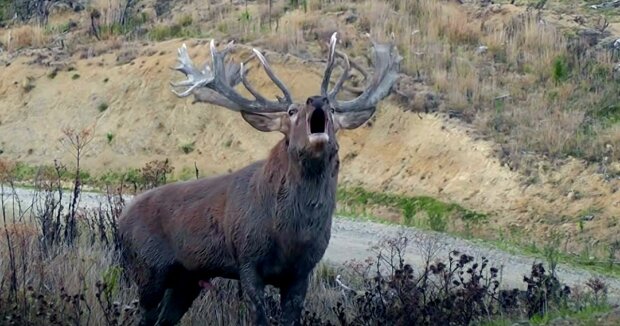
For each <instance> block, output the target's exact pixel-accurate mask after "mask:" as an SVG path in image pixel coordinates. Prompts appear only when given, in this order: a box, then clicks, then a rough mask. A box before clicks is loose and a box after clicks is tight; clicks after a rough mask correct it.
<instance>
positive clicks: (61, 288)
mask: <svg viewBox="0 0 620 326" xmlns="http://www.w3.org/2000/svg"><path fill="white" fill-rule="evenodd" d="M0 163H1V164H0V185H1V196H0V197H1V198H0V199H1V201H0V204H1V205H0V209H1V214H2V216H1V217H2V224H0V226H1V227H0V235H1V238H0V325H134V324H136V323H137V320H138V318H139V315H140V312H139V309H138V305H137V301H136V300H135V298H136V297H137V296H136V291H135V288H134V287H133V286H132V285H131V284H130V283H129V282H128V281H127V280H126V278H125V277H124V275H123V268H122V266H121V265H120V263H119V259H118V254H117V252H118V249H119V246H118V235H117V229H116V219H117V218H118V216H119V214H120V212H121V210H122V208H123V206H124V203H125V200H124V196H123V189H124V187H123V185H122V184H121V186H116V187H108V190H109V191H108V194H107V196H103V198H104V200H102V201H101V203H99V204H98V205H93V204H92V203H91V204H90V207H86V205H82V204H81V203H83V201H81V196H82V195H81V194H82V186H81V185H82V182H81V180H80V176H79V173H76V176H75V179H74V180H72V190H71V192H70V193H69V194H65V193H64V190H63V188H62V187H61V186H60V179H58V178H59V176H60V175H61V173H60V172H61V171H60V170H61V169H62V167H61V166H59V165H56V168H55V169H52V170H49V171H47V172H46V173H45V174H41V175H39V177H38V180H37V182H36V184H37V189H36V190H35V193H36V196H35V199H33V200H32V201H31V202H30V203H24V202H23V201H20V200H18V199H19V198H18V197H19V195H18V191H17V190H16V187H15V185H14V183H13V182H12V179H11V166H10V165H9V164H7V163H6V162H0ZM160 165H161V164H159V165H158V164H151V165H150V167H149V171H147V172H148V173H144V174H145V175H151V174H153V175H158V176H160V175H163V176H164V177H165V175H166V173H167V172H166V167H165V164H164V165H161V166H162V169H163V170H162V171H151V170H152V169H159V168H158V166H160ZM78 172H79V171H78ZM54 176H57V177H56V178H55V177H54ZM158 178H159V177H158ZM145 180H147V181H145V185H141V186H140V187H141V188H149V187H151V186H153V185H156V184H157V183H156V182H155V183H154V182H151V181H148V180H149V179H148V178H145ZM147 182H148V184H147ZM133 187H134V188H136V187H137V185H135V184H133ZM407 246H408V239H407V238H406V237H403V236H399V237H396V238H390V239H385V240H384V241H382V242H380V243H379V244H377V245H376V246H374V247H373V248H371V249H372V252H373V255H372V256H371V257H370V258H369V259H367V260H366V261H363V262H356V261H353V262H350V263H348V264H347V265H346V266H344V267H342V266H341V267H337V268H336V267H328V266H320V267H318V268H317V271H316V272H315V275H314V277H313V280H312V282H311V289H310V293H309V295H308V298H307V302H306V309H307V310H306V312H305V313H304V315H303V317H302V324H303V325H343V326H344V325H470V324H473V323H476V322H478V321H488V320H493V319H495V318H498V317H502V318H507V317H508V318H530V317H533V316H536V315H544V314H546V313H548V312H549V311H552V310H554V309H564V310H566V309H570V310H580V309H585V308H587V307H588V306H589V305H600V304H602V303H604V300H605V292H606V286H605V284H604V283H603V282H601V281H600V280H598V279H592V280H588V281H587V282H586V281H584V286H583V288H584V289H586V291H585V292H584V291H582V290H581V289H577V290H576V291H571V289H569V288H568V287H567V286H564V285H562V284H561V282H560V280H558V278H557V277H556V275H555V273H554V271H553V270H551V271H548V270H546V269H545V268H544V267H543V264H540V263H538V264H534V265H533V266H532V269H531V272H530V274H529V275H526V276H524V279H523V281H524V283H525V284H524V285H525V286H524V287H523V289H508V290H506V289H503V288H502V287H500V282H501V277H502V275H501V269H498V268H497V267H494V266H493V262H491V261H489V260H488V259H487V258H485V257H481V258H480V259H476V258H474V257H472V256H470V255H468V254H466V253H461V252H459V251H456V250H454V251H452V252H450V253H448V254H447V257H446V259H444V260H438V259H435V257H436V254H437V253H438V249H437V248H436V247H435V246H434V241H433V239H428V241H426V244H425V246H426V248H424V250H423V252H425V256H426V257H424V258H425V259H426V260H425V261H426V263H425V264H423V266H422V267H421V268H414V267H413V266H412V265H410V264H407V262H405V261H404V259H403V257H404V252H405V251H406V249H407ZM575 293H577V294H579V295H577V296H576V295H575ZM584 293H586V294H585V295H584ZM266 299H267V302H268V307H269V314H270V316H271V317H272V319H273V320H274V321H275V320H278V316H279V313H280V312H279V305H278V302H279V295H278V293H277V291H276V290H274V289H271V288H269V289H268V291H267V293H266ZM247 312H248V307H247V306H246V304H245V301H244V300H243V298H242V292H241V291H240V290H239V287H238V284H237V282H234V281H226V280H217V281H216V282H215V289H212V290H210V291H205V292H204V293H203V295H202V296H201V297H200V298H199V299H198V300H196V302H195V304H194V306H193V308H192V310H191V311H190V312H189V313H188V314H187V316H186V317H185V319H184V321H183V323H184V324H191V325H193V324H196V325H206V324H208V325H238V324H249V316H250V314H248V313H247ZM274 324H275V322H274Z"/></svg>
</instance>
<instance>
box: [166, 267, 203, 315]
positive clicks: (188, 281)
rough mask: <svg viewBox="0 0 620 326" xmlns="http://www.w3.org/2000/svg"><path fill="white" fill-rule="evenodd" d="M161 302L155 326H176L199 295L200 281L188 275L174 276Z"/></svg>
mask: <svg viewBox="0 0 620 326" xmlns="http://www.w3.org/2000/svg"><path fill="white" fill-rule="evenodd" d="M173 277H174V280H172V282H171V286H172V287H170V288H168V289H167V290H166V293H165V295H164V298H163V300H162V302H161V311H160V313H159V318H158V319H157V326H169V325H170V326H171V325H176V324H177V323H178V322H179V321H180V320H181V318H183V315H185V313H186V312H187V310H189V308H190V307H191V306H192V303H193V302H194V300H195V299H196V297H198V295H199V294H200V290H201V289H202V287H201V286H200V285H199V284H200V281H199V280H198V279H196V278H194V277H192V275H189V273H187V274H186V273H182V274H178V275H177V274H175V275H174V276H173Z"/></svg>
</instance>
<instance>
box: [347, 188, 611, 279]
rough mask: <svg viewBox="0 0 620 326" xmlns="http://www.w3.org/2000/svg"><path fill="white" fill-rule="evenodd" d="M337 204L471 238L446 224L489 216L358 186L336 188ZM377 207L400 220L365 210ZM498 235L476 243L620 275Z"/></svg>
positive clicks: (356, 215) (358, 216)
mask: <svg viewBox="0 0 620 326" xmlns="http://www.w3.org/2000/svg"><path fill="white" fill-rule="evenodd" d="M338 206H339V209H338V211H337V214H338V215H339V216H342V217H345V218H350V219H354V220H363V221H370V222H376V223H386V224H394V225H405V226H413V227H417V228H421V229H429V230H433V231H437V232H444V233H447V234H450V235H452V236H455V237H459V238H466V239H471V235H470V234H469V233H468V232H467V230H456V229H450V228H448V226H449V224H450V223H451V222H453V221H454V220H455V219H456V220H460V221H462V222H464V224H465V225H466V226H467V225H470V224H476V223H484V222H485V221H486V220H487V218H488V216H487V215H486V214H483V213H480V212H475V211H471V210H468V209H465V208H463V207H461V206H459V205H457V204H453V203H445V202H442V201H440V200H438V199H436V198H432V197H427V196H418V197H407V196H402V195H396V194H390V193H379V192H372V191H368V190H365V189H363V188H360V187H355V188H339V189H338ZM377 206H381V207H387V208H390V209H392V210H396V211H400V212H401V214H402V218H401V220H400V221H394V220H387V219H385V218H381V217H378V216H374V215H373V214H369V213H368V210H369V209H370V208H372V207H377ZM421 215H422V216H425V217H426V219H423V218H421V217H420V216H421ZM498 234H500V236H499V237H500V239H499V240H497V239H480V238H478V239H475V242H476V243H478V244H483V245H487V246H489V247H493V248H497V249H501V250H504V251H506V252H508V253H511V254H518V255H524V256H529V257H535V258H540V259H541V260H546V261H548V260H550V259H554V260H556V261H557V262H559V263H563V264H566V265H569V266H573V267H578V268H582V269H585V270H589V271H593V272H597V273H600V274H602V275H606V276H612V277H619V278H620V266H613V265H610V264H609V263H606V262H601V261H591V260H589V257H581V256H579V257H577V256H573V255H569V254H567V253H563V252H561V251H559V250H557V247H559V245H556V246H554V249H556V250H553V251H551V252H550V251H549V250H548V249H549V248H550V247H551V244H548V245H546V246H538V245H536V244H534V243H533V242H528V243H525V242H524V241H523V238H521V237H517V238H515V237H514V236H512V237H510V238H508V239H506V238H505V237H504V236H502V232H500V231H498ZM587 256H589V255H587Z"/></svg>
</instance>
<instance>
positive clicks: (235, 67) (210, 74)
mask: <svg viewBox="0 0 620 326" xmlns="http://www.w3.org/2000/svg"><path fill="white" fill-rule="evenodd" d="M209 47H210V48H211V67H209V66H208V65H205V68H204V69H203V70H198V69H196V68H195V67H194V65H193V63H192V60H191V58H190V57H189V54H188V53H187V46H186V45H185V44H184V45H183V46H182V47H181V48H180V49H179V51H178V52H179V54H178V57H177V60H178V61H179V66H177V67H176V68H175V69H176V70H178V71H181V72H182V73H184V74H185V75H186V76H187V80H185V81H182V82H179V83H171V84H172V86H173V87H187V89H185V90H184V91H183V92H181V93H179V92H177V91H175V90H174V89H173V90H172V92H174V93H175V94H176V95H177V96H180V97H185V96H189V95H190V94H194V97H195V98H196V101H199V102H206V103H211V104H215V105H218V106H222V107H225V108H227V109H230V110H233V111H255V112H281V111H286V110H287V109H288V107H289V105H291V104H292V103H293V100H292V97H291V94H290V92H289V90H288V89H287V88H286V86H284V84H283V83H282V82H281V81H280V80H279V79H278V78H277V77H276V76H275V74H274V73H273V71H272V69H271V67H270V66H269V63H268V62H267V60H266V59H265V57H264V56H263V55H262V54H261V53H260V52H258V51H257V50H254V54H255V56H256V57H258V59H259V61H261V65H262V66H263V68H264V69H265V71H266V72H267V74H268V75H269V77H270V78H271V80H272V81H273V82H274V83H275V84H276V85H277V86H278V88H280V90H282V93H284V96H285V100H281V99H279V98H278V100H276V101H270V100H267V99H266V98H265V97H264V96H262V95H260V93H258V92H257V91H256V90H255V89H254V88H253V87H252V86H251V85H250V84H249V82H248V81H247V80H246V73H247V69H245V65H244V63H247V61H249V60H250V59H251V58H250V59H248V60H246V61H245V62H242V63H241V64H233V63H227V62H226V55H227V54H228V53H229V52H230V51H231V50H232V49H233V47H234V43H233V42H230V43H228V44H227V45H226V46H225V47H224V48H223V49H222V50H221V51H218V50H217V48H216V46H215V40H211V42H210V44H209ZM240 82H242V83H243V85H244V86H245V87H246V88H247V89H248V91H249V92H250V93H251V94H252V95H253V96H254V97H255V100H254V101H251V100H248V99H246V98H245V97H244V96H242V95H241V94H239V93H238V92H237V91H236V90H235V89H234V87H235V86H236V85H237V84H238V83H240Z"/></svg>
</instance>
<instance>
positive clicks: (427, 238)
mask: <svg viewBox="0 0 620 326" xmlns="http://www.w3.org/2000/svg"><path fill="white" fill-rule="evenodd" d="M16 195H17V197H18V198H19V200H20V202H21V203H22V204H23V205H24V207H26V206H30V205H31V203H32V202H33V201H36V199H35V198H36V197H35V192H34V191H33V190H31V189H22V188H18V189H16ZM3 196H4V198H5V201H6V200H7V199H9V198H13V196H12V195H11V194H10V193H8V192H7V191H6V189H5V193H4V194H3ZM65 197H68V196H65ZM65 200H68V198H65ZM102 200H104V197H103V196H102V195H100V194H97V193H83V194H82V197H81V202H80V207H84V208H88V207H93V208H94V207H98V206H99V203H100V201H102ZM128 200H131V199H130V198H128ZM401 232H402V235H404V236H406V237H407V238H408V239H409V245H408V247H407V251H406V254H405V260H406V261H407V262H408V263H410V264H412V265H413V266H414V268H416V267H421V266H422V265H423V263H424V257H426V255H425V252H427V250H428V248H429V245H430V246H431V247H432V248H434V250H433V251H434V253H435V259H441V260H444V261H445V260H446V259H447V257H448V253H449V252H450V251H452V250H458V251H459V252H461V253H467V254H468V255H472V256H474V257H476V258H477V259H480V258H481V257H486V258H488V259H489V262H490V265H492V266H496V267H498V268H499V269H500V270H501V271H502V284H503V287H519V288H524V287H525V283H523V276H524V275H526V274H529V272H530V270H531V266H532V263H534V262H539V261H540V259H536V258H532V257H527V256H524V255H515V254H511V253H508V252H505V251H502V250H499V249H496V248H492V247H491V246H489V245H486V244H481V243H476V242H475V241H469V240H464V239H459V238H455V237H452V236H450V235H446V234H442V233H435V232H430V231H426V230H419V229H415V228H409V227H401V226H393V225H385V224H379V223H372V222H363V221H355V220H351V219H348V218H344V217H338V218H335V219H334V222H333V227H332V237H331V240H330V243H329V247H328V248H327V252H326V253H325V257H324V260H325V261H327V262H331V263H338V264H340V263H344V262H346V261H349V260H352V259H356V260H364V259H365V258H367V257H369V256H372V255H373V253H372V252H371V251H370V250H369V249H370V247H371V246H372V245H374V244H376V243H377V242H378V241H380V240H382V239H383V238H385V237H394V236H398V235H399V234H401ZM557 274H558V277H559V279H560V280H561V281H562V282H563V283H565V284H567V285H569V286H571V287H575V286H578V287H584V286H585V282H586V281H587V280H588V279H590V278H592V277H597V276H598V277H600V278H601V279H603V280H604V281H605V282H606V283H607V286H608V296H609V299H610V301H612V302H615V303H619V302H620V279H617V278H612V277H605V276H601V275H598V274H596V273H593V272H590V271H587V270H584V269H581V268H575V267H571V266H567V265H562V264H560V265H559V266H558V269H557Z"/></svg>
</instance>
